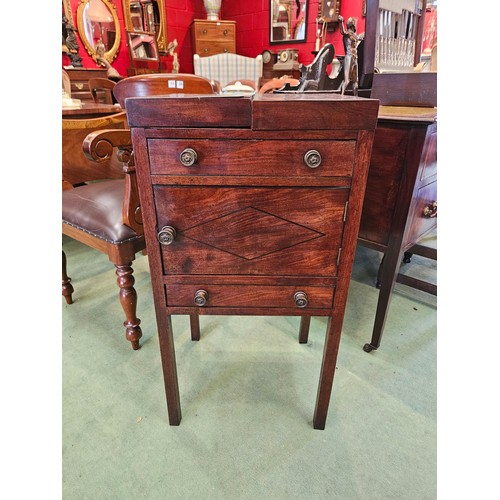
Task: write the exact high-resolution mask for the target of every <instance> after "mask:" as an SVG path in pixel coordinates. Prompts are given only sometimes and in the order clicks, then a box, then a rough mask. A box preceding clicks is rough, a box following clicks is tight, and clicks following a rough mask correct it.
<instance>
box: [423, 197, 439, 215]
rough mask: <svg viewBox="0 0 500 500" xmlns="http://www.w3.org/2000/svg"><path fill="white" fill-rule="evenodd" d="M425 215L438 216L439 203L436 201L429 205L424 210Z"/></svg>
mask: <svg viewBox="0 0 500 500" xmlns="http://www.w3.org/2000/svg"><path fill="white" fill-rule="evenodd" d="M423 214H424V217H428V218H429V219H430V218H432V217H437V214H438V203H437V201H434V202H433V203H432V204H430V205H427V206H426V207H425V208H424V211H423Z"/></svg>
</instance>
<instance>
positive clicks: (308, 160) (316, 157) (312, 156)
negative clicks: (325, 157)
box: [304, 149, 321, 168]
mask: <svg viewBox="0 0 500 500" xmlns="http://www.w3.org/2000/svg"><path fill="white" fill-rule="evenodd" d="M304 163H305V164H306V165H307V166H308V167H309V168H317V167H319V166H320V165H321V155H320V154H319V151H316V150H315V149H310V150H309V151H308V152H307V153H306V154H305V155H304Z"/></svg>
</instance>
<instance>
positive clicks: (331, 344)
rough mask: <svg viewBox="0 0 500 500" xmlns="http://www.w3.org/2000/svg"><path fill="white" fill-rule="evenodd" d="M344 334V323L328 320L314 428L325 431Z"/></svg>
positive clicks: (334, 319)
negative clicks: (341, 340) (338, 355)
mask: <svg viewBox="0 0 500 500" xmlns="http://www.w3.org/2000/svg"><path fill="white" fill-rule="evenodd" d="M341 333H342V321H339V320H338V319H336V318H328V326H327V328H326V338H325V346H324V348H323V361H322V363H321V372H320V377H319V386H318V395H317V398H316V407H315V409H314V418H313V427H314V428H315V429H320V430H323V429H324V428H325V423H326V416H327V413H328V405H329V404H330V395H331V393H332V386H333V377H334V376H335V366H336V363H337V354H338V352H339V344H340V334H341Z"/></svg>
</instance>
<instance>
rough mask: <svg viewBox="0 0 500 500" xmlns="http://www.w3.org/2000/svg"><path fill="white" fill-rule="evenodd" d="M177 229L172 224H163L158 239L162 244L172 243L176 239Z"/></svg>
mask: <svg viewBox="0 0 500 500" xmlns="http://www.w3.org/2000/svg"><path fill="white" fill-rule="evenodd" d="M176 236H177V231H176V230H175V229H174V228H173V227H172V226H163V227H162V228H161V231H160V232H159V233H158V241H159V242H160V243H161V244H162V245H170V244H172V242H173V241H174V240H175V237H176Z"/></svg>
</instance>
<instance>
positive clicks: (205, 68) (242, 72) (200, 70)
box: [193, 52, 263, 88]
mask: <svg viewBox="0 0 500 500" xmlns="http://www.w3.org/2000/svg"><path fill="white" fill-rule="evenodd" d="M193 62H194V73H195V75H200V76H204V77H205V78H208V79H209V80H216V81H218V82H219V83H220V85H221V87H225V86H226V85H227V84H228V83H229V82H231V81H234V80H242V79H243V80H251V81H253V82H254V83H255V85H256V86H257V88H259V82H260V79H261V77H262V67H263V66H262V55H261V54H259V55H258V56H257V57H255V58H254V57H246V56H241V55H239V54H232V53H230V52H226V53H223V54H215V55H213V56H207V57H200V56H199V55H198V54H194V56H193Z"/></svg>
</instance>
